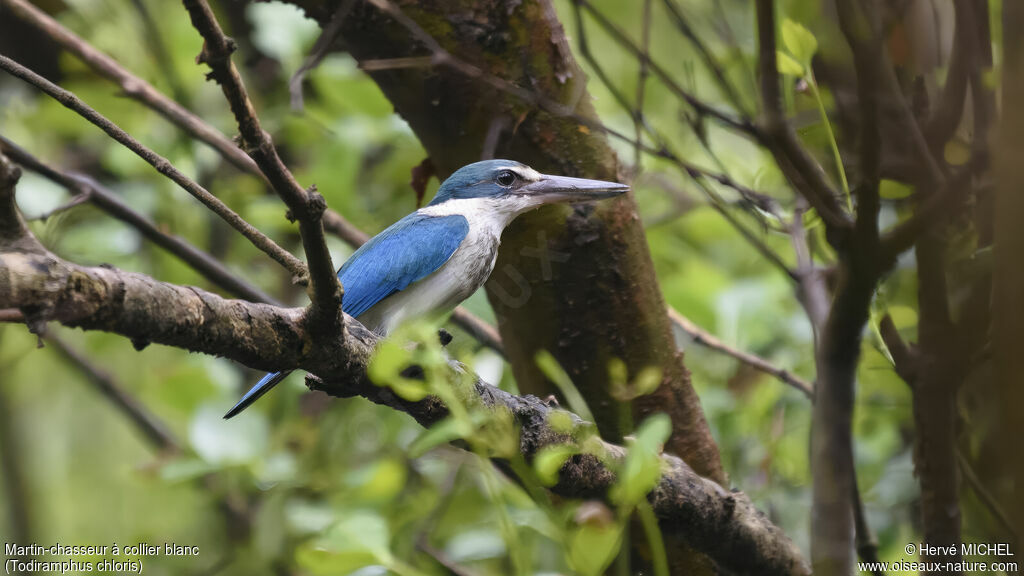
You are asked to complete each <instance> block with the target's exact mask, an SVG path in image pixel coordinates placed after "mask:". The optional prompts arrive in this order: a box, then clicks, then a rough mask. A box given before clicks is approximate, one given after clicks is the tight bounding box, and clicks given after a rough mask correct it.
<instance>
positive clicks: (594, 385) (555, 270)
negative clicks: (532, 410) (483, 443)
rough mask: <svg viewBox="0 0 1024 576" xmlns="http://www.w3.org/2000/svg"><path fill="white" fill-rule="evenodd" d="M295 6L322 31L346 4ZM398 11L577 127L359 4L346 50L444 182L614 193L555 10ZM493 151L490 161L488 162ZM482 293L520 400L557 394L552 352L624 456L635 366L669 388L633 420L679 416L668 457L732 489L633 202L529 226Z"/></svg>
mask: <svg viewBox="0 0 1024 576" xmlns="http://www.w3.org/2000/svg"><path fill="white" fill-rule="evenodd" d="M295 3H296V4H298V5H299V6H301V7H303V8H304V9H305V10H306V11H307V13H308V14H309V15H310V16H312V17H314V18H315V19H317V20H318V21H319V22H320V24H321V25H322V26H323V25H326V24H327V23H328V22H329V21H330V19H331V17H332V15H333V14H334V11H335V9H336V4H338V3H337V2H317V1H313V0H296V1H295ZM398 8H400V9H401V11H402V13H403V14H404V15H405V16H407V17H408V18H410V19H411V21H412V22H413V23H414V24H415V25H416V26H418V27H420V28H421V29H422V30H423V31H425V32H426V33H428V34H429V35H430V36H431V37H432V38H434V39H435V40H436V41H437V42H438V43H439V44H440V46H441V47H442V48H443V49H444V50H446V51H447V52H449V53H450V54H451V55H453V56H454V57H455V58H457V59H459V60H460V61H462V62H467V63H469V64H471V65H472V66H474V67H476V68H478V69H479V70H481V71H483V73H485V74H486V75H489V77H490V78H497V79H500V80H502V81H506V82H508V83H511V85H513V86H514V87H516V88H518V89H519V90H525V91H527V92H529V93H530V94H533V95H536V97H537V98H540V99H543V100H545V101H547V102H553V103H557V104H558V106H560V107H562V108H564V109H566V110H568V111H571V114H570V115H565V114H561V115H559V114H553V113H551V112H549V111H546V110H550V109H551V107H550V106H549V107H542V106H538V105H537V102H536V101H535V100H534V101H531V100H530V99H529V98H527V99H524V98H523V97H522V94H518V95H513V94H512V93H510V91H508V90H502V89H500V88H499V87H498V86H496V85H495V83H494V82H488V81H486V79H483V78H481V77H479V76H478V77H474V76H472V75H468V74H466V73H465V71H464V70H459V69H458V68H457V67H453V66H446V65H444V63H443V62H440V61H436V62H434V64H435V65H433V66H424V65H423V64H422V61H423V60H424V57H426V58H427V59H429V57H430V56H431V55H432V51H431V49H430V48H429V47H428V46H426V45H425V44H423V43H421V42H419V41H417V40H415V39H414V38H415V36H414V35H413V34H411V33H410V31H409V29H408V27H407V26H405V25H403V24H401V23H399V22H398V21H396V20H395V19H394V18H392V17H391V16H389V15H387V14H385V13H384V12H383V11H381V10H380V9H378V8H377V7H374V6H372V5H371V4H370V3H357V4H356V5H355V6H353V7H352V9H351V11H350V12H349V13H348V14H346V15H345V17H344V18H345V20H344V22H343V24H342V29H341V36H342V38H343V40H344V44H345V48H346V49H347V50H348V51H349V52H350V53H351V54H352V55H353V56H354V57H355V58H356V59H357V60H359V61H360V62H361V63H362V64H363V65H364V66H365V67H366V68H367V69H369V70H371V71H370V75H371V76H372V77H373V79H374V80H375V81H376V82H377V84H378V85H379V86H380V87H381V89H382V90H383V91H384V93H385V95H387V97H388V98H389V99H390V100H391V102H392V103H393V104H394V106H395V110H396V111H397V112H398V113H399V114H400V115H401V116H402V117H403V118H404V119H405V120H406V121H407V122H408V123H409V125H410V126H411V127H412V129H413V131H414V132H415V133H416V136H417V137H418V138H419V139H420V141H421V142H422V143H423V145H424V147H425V148H426V149H427V151H428V153H429V154H430V158H431V161H432V162H433V165H434V166H435V167H436V169H437V173H438V175H439V176H440V177H441V178H442V179H443V178H444V177H446V176H447V175H448V174H450V173H451V172H452V171H454V170H456V169H457V168H459V167H460V166H462V165H464V164H467V163H470V162H474V161H477V160H480V159H481V157H482V156H483V155H484V154H485V153H486V152H493V154H492V155H493V156H494V157H508V158H513V159H516V160H519V161H522V162H525V163H527V164H529V165H531V166H532V167H534V168H536V169H538V170H540V171H542V172H552V173H557V174H564V175H571V176H585V177H590V178H600V179H606V180H615V179H618V178H619V174H618V165H617V160H616V158H615V155H614V153H613V152H612V150H611V149H610V148H609V146H608V143H607V141H606V139H605V137H604V135H602V134H597V133H594V132H592V131H591V130H590V129H589V128H588V127H587V126H586V125H584V124H583V123H581V122H580V121H579V119H578V118H577V119H573V115H575V116H577V117H582V118H588V119H593V118H594V110H593V107H592V105H591V103H590V96H589V95H588V93H587V91H586V86H585V83H586V79H585V77H584V75H583V73H582V71H581V70H580V69H579V67H578V65H577V64H576V61H575V59H574V58H573V56H572V53H571V51H570V49H569V47H568V43H567V41H566V38H565V33H564V30H563V29H562V27H561V24H560V23H559V22H558V20H557V18H556V16H555V11H554V7H553V6H552V5H551V3H550V2H549V1H548V0H528V1H524V2H512V1H507V0H506V1H501V0H487V1H483V2H479V1H469V0H466V1H454V2H440V1H425V2H400V3H398ZM409 58H418V60H419V62H420V63H419V64H416V65H412V64H409V65H403V62H406V63H408V62H414V61H416V60H409ZM397 59H406V60H397ZM435 60H436V59H435ZM382 62H383V63H385V64H384V65H383V66H381V63H382ZM388 63H389V64H388ZM489 135H490V136H491V138H490V139H489V138H488V136H489ZM488 140H490V141H491V142H494V143H495V144H494V147H493V150H487V146H485V143H486V142H487V141H488ZM487 293H488V296H489V298H490V301H491V304H492V305H493V307H494V309H495V311H496V313H497V315H498V319H499V327H500V330H501V334H502V337H503V340H504V342H505V343H506V355H507V357H508V359H509V361H510V362H511V364H512V367H513V370H514V372H515V376H516V381H517V382H518V384H519V386H520V388H521V389H522V390H524V391H528V392H533V393H542V392H543V393H547V392H548V391H549V384H548V383H547V382H546V381H545V379H544V377H543V375H542V373H541V372H540V370H538V369H537V367H536V364H535V362H534V356H535V355H536V353H537V352H538V351H540V350H548V351H550V352H551V353H552V354H554V356H555V357H556V358H557V359H558V361H559V362H560V363H561V364H562V366H563V367H564V368H565V369H566V371H567V372H568V373H569V375H570V376H571V377H572V379H573V382H574V383H575V384H576V385H577V386H578V387H579V388H580V390H581V391H582V392H583V394H584V396H585V397H586V398H587V400H588V403H589V404H590V408H591V410H592V411H593V412H594V414H595V418H596V419H597V424H598V427H599V429H600V430H601V433H602V435H603V436H604V437H606V438H609V439H611V440H615V439H618V438H621V436H622V434H624V433H626V432H627V431H623V430H621V429H620V421H621V420H620V418H619V408H618V406H617V403H616V401H615V400H614V399H613V398H612V397H611V395H610V394H609V375H608V363H609V361H610V360H611V359H613V358H619V359H622V360H624V361H625V362H626V363H627V366H628V368H629V371H630V374H636V373H638V372H639V371H640V370H641V369H643V368H645V367H648V366H657V367H659V368H660V369H661V370H662V374H663V382H662V385H661V387H660V388H659V389H658V390H657V391H656V392H655V393H654V394H652V395H651V396H648V397H645V398H642V399H640V400H638V401H637V403H636V408H637V410H636V412H637V416H639V417H643V416H645V415H647V414H648V413H651V412H654V411H666V412H668V413H669V414H670V415H671V416H672V420H673V425H674V430H673V434H672V437H671V438H670V440H669V442H668V445H667V449H668V450H670V451H671V452H673V453H675V454H677V455H679V456H680V457H682V458H684V459H685V460H686V461H687V462H688V463H689V464H690V465H691V466H693V468H694V469H695V470H696V471H697V472H698V473H700V474H701V475H703V476H706V477H708V478H711V479H714V480H716V481H718V482H724V481H725V474H724V472H723V470H722V466H721V462H720V460H719V456H718V449H717V446H716V445H715V443H714V441H713V439H712V438H711V434H710V431H709V429H708V426H707V422H706V421H705V419H704V415H703V411H702V410H701V407H700V403H699V400H698V398H697V396H696V394H695V393H694V391H693V388H692V386H691V385H690V379H689V373H688V372H687V370H686V368H685V366H684V364H683V359H682V354H681V353H680V352H678V351H677V349H676V346H675V343H674V340H673V337H672V333H671V326H670V324H669V320H668V318H667V316H666V314H665V306H664V300H663V298H662V296H661V293H660V290H659V288H658V284H657V281H656V278H655V275H654V269H653V265H652V262H651V258H650V253H649V251H648V248H647V244H646V240H645V237H644V234H643V228H642V226H641V223H640V219H639V217H638V215H637V211H636V205H635V203H634V200H633V197H632V195H629V196H627V197H624V198H621V199H619V200H617V201H614V202H605V203H601V204H600V205H597V206H579V207H575V208H571V209H570V208H566V207H550V208H546V209H543V210H540V211H538V212H535V213H531V214H528V215H525V216H523V217H521V218H519V220H518V221H517V222H516V223H515V224H513V225H512V226H511V227H510V228H509V229H508V230H506V232H505V234H504V236H503V238H502V249H501V253H500V256H499V259H498V263H497V266H496V267H495V271H494V273H493V274H492V276H491V279H490V281H489V282H488V284H487Z"/></svg>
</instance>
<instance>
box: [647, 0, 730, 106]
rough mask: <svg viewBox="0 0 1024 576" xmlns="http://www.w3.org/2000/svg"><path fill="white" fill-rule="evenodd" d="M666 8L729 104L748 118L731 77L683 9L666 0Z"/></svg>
mask: <svg viewBox="0 0 1024 576" xmlns="http://www.w3.org/2000/svg"><path fill="white" fill-rule="evenodd" d="M663 3H664V4H665V7H666V8H667V9H668V13H669V15H670V16H671V17H672V22H673V23H674V24H675V25H676V28H678V29H679V31H680V32H682V33H683V36H686V39H687V40H689V41H690V44H693V47H694V48H696V49H697V54H698V55H699V56H700V58H701V60H702V61H703V62H704V66H705V67H706V68H707V69H708V70H710V71H711V74H712V76H714V78H715V83H716V84H718V88H719V90H721V91H722V93H723V94H725V97H726V98H728V100H729V103H730V104H732V105H733V107H734V108H736V111H737V112H739V113H740V114H743V115H744V116H746V109H745V107H744V106H743V100H742V99H741V98H740V96H739V93H738V92H737V91H736V89H735V88H733V85H732V82H730V81H729V77H728V76H726V74H725V71H724V70H722V67H721V66H720V65H719V63H718V60H716V59H715V57H714V56H713V55H712V54H711V51H710V50H709V49H708V47H707V45H706V44H704V41H703V40H701V38H700V36H699V35H698V34H697V33H696V31H694V29H693V27H691V26H690V23H689V22H688V21H687V19H686V16H684V15H683V11H682V9H681V8H680V7H679V5H678V4H676V2H675V0H664V2H663Z"/></svg>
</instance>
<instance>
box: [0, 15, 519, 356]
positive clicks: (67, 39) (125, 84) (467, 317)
mask: <svg viewBox="0 0 1024 576" xmlns="http://www.w3.org/2000/svg"><path fill="white" fill-rule="evenodd" d="M0 6H6V7H8V8H9V9H10V11H11V13H12V14H13V15H14V16H17V17H18V18H21V19H22V20H24V21H25V22H27V23H28V24H31V25H32V26H35V27H36V28H37V29H38V30H39V31H41V32H43V33H44V34H46V35H47V36H49V37H50V38H51V39H53V40H54V41H55V42H56V43H57V44H59V45H60V46H61V47H63V48H64V49H65V50H67V51H69V52H70V53H72V54H74V55H75V56H77V57H78V58H79V59H80V60H82V62H83V63H85V64H86V65H87V66H89V67H90V68H91V69H92V70H93V71H94V72H96V73H98V74H100V75H101V76H103V77H105V78H107V79H109V80H111V81H113V82H114V83H115V84H117V85H118V86H120V87H121V90H122V92H123V93H124V94H125V95H126V96H128V97H130V98H132V99H134V100H136V101H138V102H140V103H141V104H143V105H144V106H146V107H148V108H150V109H152V110H154V111H156V112H157V113H159V114H160V115H161V116H163V117H164V118H166V119H167V120H168V121H170V122H171V123H172V124H174V125H176V126H178V127H180V128H182V129H183V130H185V132H187V133H188V134H190V135H191V136H192V137H194V138H196V139H197V140H199V141H201V142H203V143H205V144H207V145H208V146H210V147H211V148H213V149H214V150H216V151H217V152H218V153H220V155H221V156H222V157H223V158H225V159H226V160H227V161H228V162H230V163H231V164H233V165H234V166H235V167H237V168H239V169H240V170H242V171H243V172H247V173H249V174H252V175H254V176H257V177H259V178H261V179H262V180H263V181H264V182H266V183H267V185H268V186H270V183H269V181H268V180H267V178H266V176H265V175H264V174H263V173H262V172H261V171H260V169H259V166H257V165H256V162H255V161H253V159H252V158H250V157H249V155H248V154H246V153H245V152H244V151H243V150H242V149H241V148H239V147H238V146H237V145H236V144H235V143H234V142H232V141H231V139H229V138H227V137H226V136H224V134H222V133H221V132H220V131H218V130H217V129H216V128H214V127H212V126H210V125H209V124H207V123H206V122H205V121H203V119H202V118H199V117H198V116H196V115H195V114H193V113H192V112H191V111H189V110H187V109H186V108H184V107H182V106H181V105H179V104H178V103H176V102H175V101H173V100H171V99H170V98H168V97H167V96H165V95H164V94H163V93H161V92H160V91H159V90H157V89H156V88H154V87H153V86H152V85H150V84H149V83H148V82H146V81H145V80H143V79H142V78H139V77H138V76H135V75H134V74H132V73H131V72H129V71H127V70H126V69H125V68H124V67H123V66H121V65H120V64H119V63H117V61H115V60H114V59H113V58H111V57H109V56H107V55H106V54H104V53H102V52H100V51H99V50H96V49H95V48H94V47H93V46H92V45H90V44H89V43H88V42H86V41H85V40H83V39H82V38H80V37H79V36H77V35H76V34H74V33H73V32H71V31H70V30H68V29H67V28H65V27H64V26H62V25H61V24H60V23H59V22H57V21H56V20H54V19H53V18H51V17H50V16H48V15H47V14H45V13H44V12H42V11H41V10H39V9H38V8H36V7H35V6H33V5H32V4H29V3H28V2H26V1H25V0H0ZM323 226H324V229H325V230H326V231H328V232H330V233H331V234H334V235H335V236H337V237H339V238H341V239H342V240H344V241H345V242H346V243H347V244H348V245H349V246H352V247H353V248H358V247H359V246H361V245H362V244H363V243H365V242H366V241H367V240H369V239H370V236H369V235H368V234H367V233H365V232H363V231H362V230H360V229H358V228H356V227H355V226H354V225H352V223H350V222H349V221H348V220H346V219H345V218H344V217H342V216H341V215H340V214H338V213H337V212H335V211H333V210H331V209H329V208H328V209H327V210H326V211H325V212H324V213H323ZM225 289H228V288H225ZM233 293H235V294H237V295H240V296H244V297H246V298H248V297H249V296H245V295H242V294H239V293H238V292H233ZM250 296H251V295H250ZM267 301H269V300H267ZM452 321H453V322H454V323H455V324H456V325H458V326H460V327H461V328H463V329H464V330H466V331H467V332H468V333H469V334H471V335H473V336H474V337H478V339H480V342H481V344H483V345H484V346H487V347H489V348H491V349H493V350H495V351H497V352H499V353H502V352H503V348H502V346H501V339H500V337H499V336H498V333H497V330H496V329H495V328H494V327H493V326H490V325H488V324H487V323H486V322H484V321H483V320H481V319H480V318H478V317H477V316H475V315H473V314H472V313H470V312H469V311H468V310H466V309H465V308H463V307H459V308H457V309H456V311H455V314H454V315H453V316H452Z"/></svg>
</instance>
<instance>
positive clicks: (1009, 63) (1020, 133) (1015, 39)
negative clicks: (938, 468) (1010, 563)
mask: <svg viewBox="0 0 1024 576" xmlns="http://www.w3.org/2000/svg"><path fill="white" fill-rule="evenodd" d="M1022 26H1024V4H1022V3H1021V2H1003V75H1002V90H1003V94H1002V102H1003V115H1002V118H1001V119H1000V122H999V128H998V139H997V141H996V146H995V151H996V153H995V160H996V176H997V186H996V201H995V218H994V220H995V248H994V250H995V262H994V264H993V302H992V307H993V309H994V310H995V311H996V313H995V314H993V315H992V325H993V356H994V360H995V370H996V379H997V382H998V384H999V386H998V387H999V390H1000V403H999V405H1000V406H1001V409H1002V411H1001V414H1000V418H999V422H1000V429H999V431H998V432H999V433H998V434H997V437H998V438H1000V439H1001V441H1002V446H1001V448H1002V450H1003V454H1004V455H1006V457H1005V458H1004V460H1003V462H1004V463H1005V464H1004V466H1005V468H1004V470H1003V472H1004V473H1005V476H1004V477H1009V478H1012V479H1015V480H1016V482H1017V489H1016V490H1014V489H1012V488H1011V489H1010V491H1009V494H1010V495H1011V497H1010V502H1008V504H1009V513H1010V517H1011V521H1012V522H1013V523H1014V525H1015V526H1016V529H1017V542H1016V547H1013V550H1014V551H1015V553H1016V554H1018V555H1019V554H1020V552H1019V551H1020V550H1024V548H1022V546H1024V530H1022V529H1021V528H1024V496H1022V495H1021V490H1020V486H1021V480H1022V478H1024V459H1022V458H1020V457H1019V456H1016V457H1014V456H1012V455H1013V454H1018V455H1019V454H1020V439H1021V438H1022V437H1024V419H1022V418H1021V417H1020V407H1021V406H1024V354H1022V353H1021V350H1024V266H1021V262H1020V257H1021V254H1024V226H1021V223H1022V222H1024V165H1022V164H1021V158H1024V109H1022V108H1021V106H1020V102H1022V101H1024V37H1022V36H1021V35H1020V30H1021V27H1022Z"/></svg>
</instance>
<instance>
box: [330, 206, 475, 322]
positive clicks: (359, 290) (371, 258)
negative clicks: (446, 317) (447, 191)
mask: <svg viewBox="0 0 1024 576" xmlns="http://www.w3.org/2000/svg"><path fill="white" fill-rule="evenodd" d="M468 233H469V222H468V221H467V220H466V218H465V217H464V216H461V215H458V214H453V215H450V216H424V215H422V214H419V213H416V212H414V213H412V214H410V215H408V216H406V217H405V218H402V219H401V220H399V221H398V222H395V223H394V224H392V225H391V227H390V228H388V229H387V230H384V231H383V232H381V233H380V234H378V235H376V236H374V237H373V238H372V239H371V240H370V241H369V242H367V243H366V244H363V246H362V247H360V248H359V250H356V252H355V254H353V255H352V257H351V258H349V259H348V261H347V262H345V264H344V265H343V266H342V267H341V270H339V271H338V278H339V279H340V280H341V284H342V285H343V286H344V287H345V297H344V299H343V300H342V305H341V307H342V309H343V310H344V311H345V313H346V314H348V315H349V316H352V317H354V318H357V317H359V316H360V315H362V314H363V313H364V312H366V311H367V310H369V309H370V308H372V307H373V306H374V305H375V304H376V303H378V302H380V301H381V300H383V299H385V298H387V297H388V296H391V295H392V294H394V293H395V292H399V291H401V290H405V288H406V287H408V286H409V285H410V284H412V283H414V282H416V281H418V280H422V279H423V278H425V277H427V276H429V275H431V274H433V273H434V272H435V271H437V269H438V268H440V267H441V266H442V265H444V263H445V262H447V261H448V259H449V258H451V257H452V254H454V253H455V250H456V249H457V248H458V247H459V244H461V243H462V241H463V240H464V239H465V238H466V234H468Z"/></svg>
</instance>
